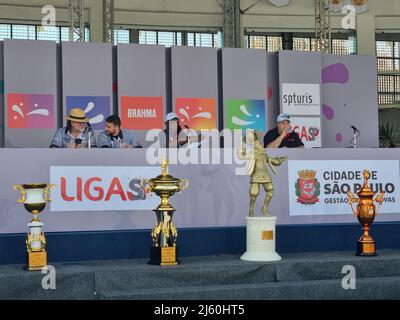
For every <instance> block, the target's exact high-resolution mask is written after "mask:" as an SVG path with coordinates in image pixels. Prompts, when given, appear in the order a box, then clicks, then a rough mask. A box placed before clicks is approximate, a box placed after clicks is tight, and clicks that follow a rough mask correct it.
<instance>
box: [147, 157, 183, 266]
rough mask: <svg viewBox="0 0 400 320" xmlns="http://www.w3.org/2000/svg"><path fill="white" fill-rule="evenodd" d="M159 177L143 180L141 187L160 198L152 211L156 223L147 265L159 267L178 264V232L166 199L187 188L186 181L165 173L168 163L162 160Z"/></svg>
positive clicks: (172, 208) (171, 209) (172, 211)
mask: <svg viewBox="0 0 400 320" xmlns="http://www.w3.org/2000/svg"><path fill="white" fill-rule="evenodd" d="M161 168H162V173H161V175H159V176H157V177H155V178H153V179H143V180H142V181H141V182H140V185H141V187H142V188H143V189H144V190H146V191H147V192H154V193H155V194H156V195H158V196H159V197H160V198H161V203H160V204H159V206H158V207H157V208H156V209H154V210H153V211H154V212H155V214H156V218H157V223H156V225H155V226H154V228H153V229H152V230H151V239H152V246H151V251H150V260H149V264H155V265H161V266H174V265H177V264H178V263H179V261H178V259H177V254H178V252H177V245H176V241H177V237H178V232H177V231H176V228H175V226H174V224H173V223H172V215H173V213H174V211H175V209H174V207H172V206H171V204H170V203H169V202H168V199H169V198H170V197H171V196H172V195H174V194H175V193H176V192H179V191H183V190H185V189H187V187H188V186H189V181H188V180H187V179H182V180H179V179H177V178H174V177H172V176H170V175H169V174H168V173H167V168H168V163H167V161H166V160H163V162H162V165H161Z"/></svg>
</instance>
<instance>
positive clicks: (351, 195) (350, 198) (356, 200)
mask: <svg viewBox="0 0 400 320" xmlns="http://www.w3.org/2000/svg"><path fill="white" fill-rule="evenodd" d="M347 197H348V198H349V204H350V207H351V210H352V211H353V213H354V216H357V211H355V210H354V208H353V203H354V202H358V199H357V198H356V197H355V196H354V193H353V192H351V191H349V192H347Z"/></svg>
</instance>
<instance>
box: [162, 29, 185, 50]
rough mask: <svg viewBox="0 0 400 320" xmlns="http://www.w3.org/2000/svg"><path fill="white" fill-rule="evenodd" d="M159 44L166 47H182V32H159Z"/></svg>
mask: <svg viewBox="0 0 400 320" xmlns="http://www.w3.org/2000/svg"><path fill="white" fill-rule="evenodd" d="M158 44H161V45H164V46H166V47H171V46H181V45H182V32H166V31H158Z"/></svg>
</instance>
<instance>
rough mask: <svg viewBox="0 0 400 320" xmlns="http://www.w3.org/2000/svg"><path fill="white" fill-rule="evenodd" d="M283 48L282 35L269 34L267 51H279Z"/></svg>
mask: <svg viewBox="0 0 400 320" xmlns="http://www.w3.org/2000/svg"><path fill="white" fill-rule="evenodd" d="M279 50H282V37H274V36H267V51H269V52H277V51H279Z"/></svg>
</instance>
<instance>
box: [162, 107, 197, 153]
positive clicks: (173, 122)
mask: <svg viewBox="0 0 400 320" xmlns="http://www.w3.org/2000/svg"><path fill="white" fill-rule="evenodd" d="M193 133H194V134H193ZM164 134H165V139H166V141H165V147H166V148H199V147H200V146H201V140H203V137H202V136H201V134H198V135H197V133H196V132H195V131H194V130H193V129H190V128H189V127H188V126H186V125H185V126H184V129H183V128H182V127H181V125H180V123H179V117H178V115H177V114H176V113H175V112H170V113H168V114H167V115H166V117H165V122H164Z"/></svg>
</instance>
